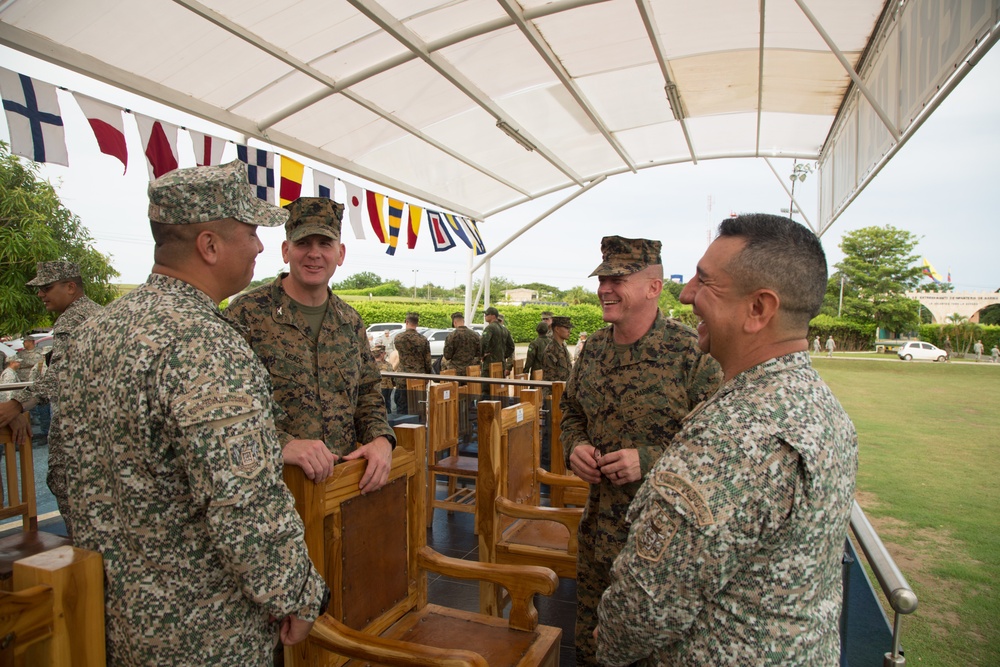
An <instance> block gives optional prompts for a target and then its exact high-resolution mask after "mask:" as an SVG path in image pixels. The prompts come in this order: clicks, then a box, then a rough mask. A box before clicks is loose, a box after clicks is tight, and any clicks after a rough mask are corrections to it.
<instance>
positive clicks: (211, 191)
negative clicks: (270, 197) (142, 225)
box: [147, 160, 288, 227]
mask: <svg viewBox="0 0 1000 667" xmlns="http://www.w3.org/2000/svg"><path fill="white" fill-rule="evenodd" d="M147 192H148V193H149V220H150V222H158V223H161V224H164V225H194V224H198V223H200V222H211V221H213V220H224V219H226V218H233V219H235V220H239V221H240V222H243V223H246V224H248V225H257V226H260V227H277V226H278V225H281V224H284V222H285V220H286V219H287V218H288V213H286V212H285V211H282V210H281V209H280V208H278V207H277V206H272V205H271V204H268V203H267V202H266V201H264V200H263V199H258V198H257V195H256V194H254V191H253V187H252V186H251V185H250V181H249V180H248V178H247V166H246V164H244V163H243V162H240V161H239V160H234V161H232V162H230V163H229V164H223V165H218V166H211V167H189V168H187V169H175V170H174V171H171V172H170V173H168V174H164V175H163V176H160V177H159V178H158V179H156V180H155V181H153V182H152V183H150V184H149V189H148V191H147Z"/></svg>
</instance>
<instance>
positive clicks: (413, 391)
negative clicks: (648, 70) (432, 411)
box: [406, 378, 427, 423]
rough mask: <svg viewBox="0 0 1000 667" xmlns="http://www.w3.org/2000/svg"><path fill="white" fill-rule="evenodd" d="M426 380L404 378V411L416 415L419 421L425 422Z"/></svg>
mask: <svg viewBox="0 0 1000 667" xmlns="http://www.w3.org/2000/svg"><path fill="white" fill-rule="evenodd" d="M426 395H427V380H417V379H413V378H407V379H406V411H407V413H409V414H411V415H418V416H419V417H420V422H421V423H425V422H426V417H427V401H426Z"/></svg>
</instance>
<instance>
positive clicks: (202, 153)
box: [188, 130, 227, 167]
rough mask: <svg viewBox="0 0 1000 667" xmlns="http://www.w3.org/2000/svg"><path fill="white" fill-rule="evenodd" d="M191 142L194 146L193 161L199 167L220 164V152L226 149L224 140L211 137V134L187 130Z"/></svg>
mask: <svg viewBox="0 0 1000 667" xmlns="http://www.w3.org/2000/svg"><path fill="white" fill-rule="evenodd" d="M188 134H190V135H191V144H192V145H193V146H194V161H195V164H197V165H198V166H199V167H212V166H216V165H220V164H222V152H223V151H224V150H226V143H227V142H226V140H225V139H220V138H218V137H213V136H212V135H211V134H205V133H204V132H196V131H194V130H188Z"/></svg>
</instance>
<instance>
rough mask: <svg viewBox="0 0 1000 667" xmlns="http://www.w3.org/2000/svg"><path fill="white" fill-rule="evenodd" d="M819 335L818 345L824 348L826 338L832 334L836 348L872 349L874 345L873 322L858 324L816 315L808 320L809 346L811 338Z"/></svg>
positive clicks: (810, 345)
mask: <svg viewBox="0 0 1000 667" xmlns="http://www.w3.org/2000/svg"><path fill="white" fill-rule="evenodd" d="M816 336H819V342H820V345H821V346H823V349H824V350H825V349H826V347H825V346H826V339H827V337H828V336H833V341H834V342H835V343H836V344H837V349H838V350H844V351H846V350H869V351H870V350H872V349H873V347H874V345H875V323H874V322H873V323H871V324H858V323H857V322H851V321H849V320H844V319H840V318H837V317H830V316H829V315H817V316H816V317H814V318H813V319H812V321H811V322H809V336H808V340H809V341H810V343H809V347H810V349H812V340H813V338H815V337H816Z"/></svg>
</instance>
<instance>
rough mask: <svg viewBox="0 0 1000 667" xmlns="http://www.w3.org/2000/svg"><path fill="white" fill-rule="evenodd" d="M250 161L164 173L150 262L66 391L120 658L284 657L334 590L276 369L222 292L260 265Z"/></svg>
mask: <svg viewBox="0 0 1000 667" xmlns="http://www.w3.org/2000/svg"><path fill="white" fill-rule="evenodd" d="M286 215H287V214H286V213H285V212H284V211H282V210H281V209H279V208H277V207H274V206H271V205H270V204H267V203H265V202H264V201H261V200H260V199H257V198H256V196H255V195H254V193H253V190H252V188H251V186H250V184H249V183H248V182H247V171H246V166H245V165H244V164H243V163H242V162H238V161H237V162H233V163H231V164H228V165H222V166H213V167H195V168H192V169H180V170H175V171H172V172H170V173H168V174H166V175H164V176H161V177H160V178H158V179H157V180H155V181H153V182H152V183H150V185H149V220H150V226H151V229H152V235H153V240H154V241H155V244H156V248H155V251H154V264H153V270H152V274H151V275H150V276H149V278H148V279H147V280H146V282H145V284H143V285H140V286H139V287H138V288H137V289H135V290H133V291H132V292H130V293H129V294H127V295H125V296H124V297H122V298H120V299H118V300H117V301H115V302H114V303H112V304H111V305H110V306H109V307H107V308H105V309H104V311H103V312H101V313H100V314H98V315H96V316H94V317H92V318H91V319H90V320H89V321H88V322H86V323H85V324H84V325H83V326H82V327H80V328H79V330H78V331H77V335H76V337H75V339H74V341H73V343H72V344H71V346H70V349H69V351H68V352H67V361H68V362H69V364H70V366H71V367H72V368H73V373H72V374H70V376H69V378H68V379H67V381H66V385H65V387H64V391H62V392H61V398H62V403H63V424H64V427H65V428H64V431H65V439H66V456H67V480H68V484H69V501H70V505H71V508H72V515H73V517H74V523H75V535H74V539H75V541H76V543H77V545H78V546H80V547H83V548H86V549H92V550H95V551H98V552H100V553H101V554H102V555H103V556H104V571H105V582H106V586H105V608H106V633H107V647H108V664H113V665H147V666H153V665H210V664H211V665H255V666H258V667H264V666H265V665H270V664H272V661H273V658H274V646H275V643H276V641H277V639H278V637H279V636H280V637H281V639H282V640H283V641H284V642H285V643H287V644H291V643H296V642H299V641H302V640H303V639H305V638H306V636H308V634H309V631H310V629H311V628H312V623H313V621H314V620H315V619H316V618H317V617H318V616H319V615H320V614H322V610H323V608H324V607H325V604H326V600H328V599H329V598H328V596H329V591H328V589H327V587H326V584H325V583H324V582H323V578H322V577H321V576H320V574H319V573H318V572H317V571H316V569H315V568H314V567H313V565H312V562H311V561H310V559H309V554H308V552H307V551H306V546H305V543H304V540H303V526H302V520H301V519H300V518H299V516H298V514H297V513H296V511H295V505H294V501H293V499H292V496H291V493H290V492H289V491H288V487H286V486H285V484H284V481H283V479H282V469H281V458H280V456H281V451H280V447H279V444H278V439H277V434H276V432H275V428H274V404H273V402H272V400H271V394H270V385H269V381H268V377H267V371H266V370H265V369H264V367H263V366H262V365H261V363H260V361H259V360H258V359H257V357H255V356H254V354H253V351H252V350H251V349H250V347H249V346H248V345H247V344H246V342H245V341H244V340H243V338H242V337H241V336H240V334H239V333H238V332H237V331H236V330H235V329H234V328H233V327H232V326H231V325H230V324H229V323H228V322H227V321H226V320H225V319H223V317H222V316H221V314H220V313H219V310H218V304H219V302H220V301H222V300H223V299H225V298H226V297H228V296H230V295H232V294H235V293H236V292H238V291H239V290H241V289H242V288H244V287H246V285H247V284H248V283H249V282H250V280H251V278H252V277H253V268H254V261H255V258H256V257H257V255H258V254H259V253H260V252H261V251H262V250H263V246H262V245H261V243H260V240H259V239H258V238H257V227H258V226H269V227H273V226H276V225H280V224H281V223H282V222H284V219H285V217H286Z"/></svg>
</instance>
